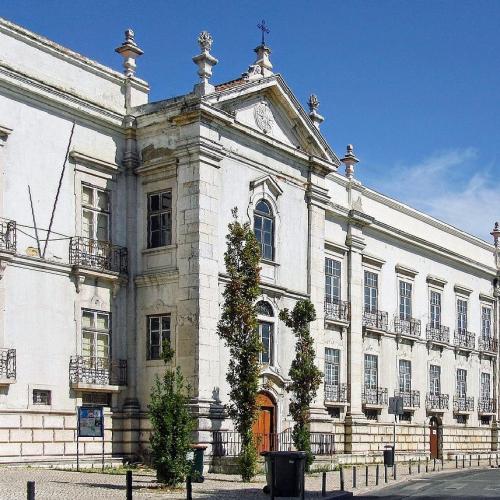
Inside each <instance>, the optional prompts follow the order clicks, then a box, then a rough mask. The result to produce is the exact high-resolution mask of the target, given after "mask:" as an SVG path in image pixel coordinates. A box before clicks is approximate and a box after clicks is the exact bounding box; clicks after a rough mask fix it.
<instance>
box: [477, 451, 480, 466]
mask: <svg viewBox="0 0 500 500" xmlns="http://www.w3.org/2000/svg"><path fill="white" fill-rule="evenodd" d="M479 460H480V458H479V454H478V455H477V466H478V467H479Z"/></svg>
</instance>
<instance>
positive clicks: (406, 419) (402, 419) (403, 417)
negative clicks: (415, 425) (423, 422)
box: [399, 411, 411, 423]
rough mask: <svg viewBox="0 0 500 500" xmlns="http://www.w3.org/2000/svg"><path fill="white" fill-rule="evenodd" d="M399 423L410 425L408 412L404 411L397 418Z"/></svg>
mask: <svg viewBox="0 0 500 500" xmlns="http://www.w3.org/2000/svg"><path fill="white" fill-rule="evenodd" d="M399 421H400V422H408V423H411V413H410V412H409V411H405V412H404V413H402V414H401V415H400V416H399Z"/></svg>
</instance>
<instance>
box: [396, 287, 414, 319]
mask: <svg viewBox="0 0 500 500" xmlns="http://www.w3.org/2000/svg"><path fill="white" fill-rule="evenodd" d="M411 289H412V286H411V283H408V282H407V281H400V282H399V319H402V320H404V321H409V320H410V319H411Z"/></svg>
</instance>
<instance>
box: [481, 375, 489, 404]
mask: <svg viewBox="0 0 500 500" xmlns="http://www.w3.org/2000/svg"><path fill="white" fill-rule="evenodd" d="M490 388H491V385H490V374H489V373H481V399H482V400H488V399H490V394H491V391H490Z"/></svg>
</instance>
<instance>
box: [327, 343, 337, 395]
mask: <svg viewBox="0 0 500 500" xmlns="http://www.w3.org/2000/svg"><path fill="white" fill-rule="evenodd" d="M339 383H340V350H339V349H331V348H329V347H326V348H325V384H327V385H337V386H338V385H339Z"/></svg>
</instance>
